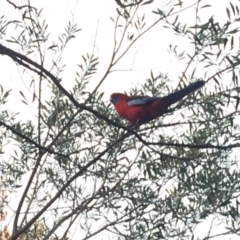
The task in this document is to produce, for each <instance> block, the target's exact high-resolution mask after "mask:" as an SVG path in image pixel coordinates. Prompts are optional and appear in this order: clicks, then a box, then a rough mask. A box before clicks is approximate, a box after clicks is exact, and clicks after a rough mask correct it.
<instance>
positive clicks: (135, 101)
mask: <svg viewBox="0 0 240 240" xmlns="http://www.w3.org/2000/svg"><path fill="white" fill-rule="evenodd" d="M157 98H158V97H148V96H143V97H141V96H137V97H130V98H129V99H128V100H127V105H128V106H143V105H148V104H151V103H152V102H153V101H155V100H156V99H157Z"/></svg>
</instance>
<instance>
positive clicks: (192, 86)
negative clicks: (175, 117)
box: [163, 80, 205, 104]
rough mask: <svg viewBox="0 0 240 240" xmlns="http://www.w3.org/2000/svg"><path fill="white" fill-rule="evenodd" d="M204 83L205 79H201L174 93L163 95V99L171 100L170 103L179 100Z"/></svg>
mask: <svg viewBox="0 0 240 240" xmlns="http://www.w3.org/2000/svg"><path fill="white" fill-rule="evenodd" d="M204 84H205V81H203V80H201V81H198V82H195V83H192V84H190V85H189V86H187V87H185V88H183V89H181V90H179V91H176V92H174V93H171V94H169V95H168V96H166V97H163V99H165V100H167V101H169V102H171V104H173V103H175V102H177V101H179V100H181V99H182V98H184V97H185V96H187V95H188V94H190V93H192V92H194V91H196V90H197V89H199V88H200V87H202V86H203V85H204Z"/></svg>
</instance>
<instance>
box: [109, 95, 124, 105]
mask: <svg viewBox="0 0 240 240" xmlns="http://www.w3.org/2000/svg"><path fill="white" fill-rule="evenodd" d="M125 98H126V95H125V94H123V93H113V94H112V95H111V98H110V101H111V103H112V104H113V105H115V104H117V103H118V102H119V101H120V100H122V99H125Z"/></svg>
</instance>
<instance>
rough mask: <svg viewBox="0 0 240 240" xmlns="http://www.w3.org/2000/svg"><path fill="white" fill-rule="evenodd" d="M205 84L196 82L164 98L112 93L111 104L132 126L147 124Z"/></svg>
mask: <svg viewBox="0 0 240 240" xmlns="http://www.w3.org/2000/svg"><path fill="white" fill-rule="evenodd" d="M204 84H205V82H204V81H203V80H202V81H198V82H195V83H193V84H190V85H189V86H187V87H185V88H183V89H181V90H179V91H176V92H174V93H171V94H169V95H168V96H165V97H148V96H131V97H130V96H127V95H126V94H123V93H113V94H112V95H111V102H112V103H113V105H114V107H115V109H116V111H117V113H118V114H119V115H120V116H121V117H122V118H124V119H127V120H128V121H129V122H130V123H132V124H135V123H137V124H142V123H146V122H149V121H151V120H153V119H155V118H157V117H159V116H162V115H163V114H164V113H166V112H167V110H168V107H169V106H170V105H172V104H174V103H176V102H177V101H179V100H181V99H182V98H184V97H185V96H187V95H188V94H190V93H192V92H194V91H196V90H197V89H199V88H200V87H202V86H203V85H204Z"/></svg>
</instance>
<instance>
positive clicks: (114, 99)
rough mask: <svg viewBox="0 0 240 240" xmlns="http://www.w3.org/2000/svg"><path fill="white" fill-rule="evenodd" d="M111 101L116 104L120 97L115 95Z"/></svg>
mask: <svg viewBox="0 0 240 240" xmlns="http://www.w3.org/2000/svg"><path fill="white" fill-rule="evenodd" d="M110 101H111V103H112V104H116V103H118V101H119V99H118V98H115V97H111V99H110Z"/></svg>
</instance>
